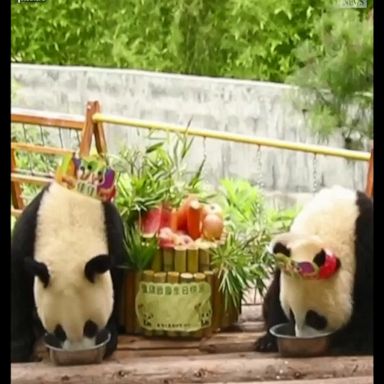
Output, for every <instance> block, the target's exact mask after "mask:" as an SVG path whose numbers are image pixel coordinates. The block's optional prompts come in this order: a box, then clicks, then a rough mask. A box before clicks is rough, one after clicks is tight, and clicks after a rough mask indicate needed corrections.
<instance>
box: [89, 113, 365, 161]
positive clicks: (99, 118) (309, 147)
mask: <svg viewBox="0 0 384 384" xmlns="http://www.w3.org/2000/svg"><path fill="white" fill-rule="evenodd" d="M92 120H93V122H95V123H109V124H116V125H123V126H130V127H134V128H142V129H149V130H159V131H165V132H174V133H185V134H187V135H189V136H196V137H203V138H210V139H216V140H223V141H231V142H235V143H243V144H251V145H257V146H263V147H272V148H280V149H286V150H291V151H300V152H307V153H308V152H309V153H314V154H318V155H325V156H335V157H342V158H345V159H349V160H357V161H369V159H370V156H371V154H370V153H369V152H363V151H353V150H349V149H342V148H332V147H327V146H323V145H315V144H304V143H296V142H292V141H285V140H278V139H269V138H263V137H255V136H250V135H243V134H238V133H230V132H222V131H212V130H208V129H198V128H186V127H183V126H181V125H174V124H166V123H159V122H153V121H145V120H138V119H129V118H125V117H121V116H114V115H107V114H104V113H95V114H94V115H93V116H92Z"/></svg>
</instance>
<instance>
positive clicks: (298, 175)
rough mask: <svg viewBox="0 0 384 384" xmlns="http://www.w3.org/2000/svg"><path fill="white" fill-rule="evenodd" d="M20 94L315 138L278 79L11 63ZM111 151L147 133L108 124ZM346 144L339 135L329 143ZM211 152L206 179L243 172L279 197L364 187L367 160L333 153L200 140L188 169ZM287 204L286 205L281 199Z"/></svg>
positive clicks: (30, 102)
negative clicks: (331, 187) (95, 102)
mask: <svg viewBox="0 0 384 384" xmlns="http://www.w3.org/2000/svg"><path fill="white" fill-rule="evenodd" d="M12 78H13V80H14V81H15V82H16V84H17V96H16V97H15V98H14V100H13V102H12V106H14V107H20V108H32V109H38V110H47V111H57V112H63V113H75V114H83V113H84V108H85V104H86V102H87V101H88V100H92V99H97V100H99V101H100V103H101V106H102V110H103V112H105V113H108V114H116V115H122V116H126V117H132V118H142V119H148V120H156V121H162V122H170V123H176V124H182V125H186V124H187V123H188V122H189V121H190V120H191V126H193V127H195V128H206V129H211V130H220V131H227V132H236V133H242V134H249V135H255V136H262V137H268V138H277V139H281V140H290V141H297V142H302V143H317V142H316V140H315V138H314V137H313V136H312V135H311V133H310V132H309V130H308V128H307V127H306V124H305V121H304V119H303V116H302V114H301V113H299V112H298V111H296V110H294V109H293V107H292V104H291V103H290V97H291V93H290V90H291V88H290V87H288V86H285V85H281V84H273V83H264V82H255V81H239V80H231V79H221V78H206V77H195V76H183V75H170V74H163V73H151V72H142V71H133V70H117V69H101V68H83V67H58V66H41V65H25V64H13V65H12ZM106 132H107V140H108V145H109V149H110V151H112V152H117V151H118V150H119V148H120V145H121V144H122V143H125V144H128V145H129V144H136V143H138V142H142V141H143V139H142V137H143V135H144V132H143V131H141V132H138V130H136V129H133V128H126V127H118V126H107V127H106ZM328 144H329V145H332V146H341V145H342V141H341V140H340V138H334V139H332V140H330V142H329V143H328ZM204 154H205V155H206V156H207V165H206V177H207V178H209V179H210V180H211V181H214V182H216V181H217V180H218V179H220V178H223V177H243V178H247V179H250V180H251V181H253V182H261V183H262V185H263V186H264V188H266V189H267V190H268V191H271V192H272V191H273V196H280V197H276V199H278V200H282V199H283V200H284V201H287V198H288V200H289V196H301V194H302V193H304V194H306V193H308V192H312V191H313V186H314V181H315V180H314V175H316V174H317V177H316V181H317V184H318V185H319V186H329V185H332V184H336V183H337V184H341V185H344V186H347V187H353V188H360V189H361V188H364V187H365V180H366V173H367V168H368V165H367V163H366V162H358V161H347V160H344V159H339V158H334V157H324V156H318V158H317V160H316V161H314V156H313V155H312V154H306V153H299V152H293V151H287V150H275V149H268V148H261V151H260V152H258V150H257V147H255V146H251V145H245V144H236V143H229V142H223V141H217V140H209V139H207V140H206V141H204V140H203V139H195V141H194V145H193V151H192V153H191V156H190V158H189V165H190V166H191V167H193V166H195V165H196V164H198V163H199V162H200V161H201V160H202V158H203V156H204ZM259 160H261V161H259ZM284 205H285V203H284Z"/></svg>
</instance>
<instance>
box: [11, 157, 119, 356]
mask: <svg viewBox="0 0 384 384" xmlns="http://www.w3.org/2000/svg"><path fill="white" fill-rule="evenodd" d="M68 161H69V162H68V164H67V165H70V166H71V169H72V171H71V172H72V176H74V177H75V178H76V174H77V171H78V169H80V168H81V169H84V168H87V169H88V171H90V172H89V173H90V176H92V174H93V173H95V174H97V175H99V176H100V175H102V174H103V172H104V171H105V168H103V167H101V168H100V167H98V166H96V167H94V165H95V164H96V165H97V164H99V162H98V160H97V159H96V160H95V159H94V158H91V159H90V160H89V161H88V162H87V159H83V160H79V159H75V158H70V159H69V160H68ZM109 170H110V169H107V171H109ZM63 180H64V178H61V181H63ZM98 180H99V181H100V182H102V181H103V180H101V178H99V179H98ZM73 188H74V185H73V184H71V186H68V185H65V183H62V182H58V181H53V182H52V183H51V184H50V185H48V186H47V187H46V188H44V189H43V190H42V191H41V192H40V193H39V194H38V195H37V196H36V197H35V198H34V199H33V200H32V202H31V203H30V204H29V205H28V206H27V207H26V208H25V209H24V211H23V213H22V215H21V216H20V217H19V219H18V220H17V222H16V225H15V227H14V230H13V234H12V245H11V361H12V362H27V361H31V360H33V351H34V344H35V342H36V340H37V336H40V335H37V333H36V330H38V329H39V328H40V331H42V329H41V325H42V326H43V328H44V330H45V332H46V333H47V335H46V340H49V344H51V345H52V346H55V347H57V348H62V349H66V350H80V349H86V348H89V347H92V346H95V345H98V343H99V342H100V340H104V339H106V337H105V335H106V333H107V334H108V333H109V336H110V339H109V342H108V344H107V345H106V354H105V356H108V355H110V354H112V352H113V351H114V350H115V349H116V346H117V334H118V324H117V313H116V312H117V308H118V301H119V300H118V295H117V294H118V292H119V291H120V286H121V282H122V276H121V272H119V270H118V269H116V268H115V267H116V266H117V265H119V264H122V262H123V258H124V245H123V233H124V232H123V225H122V221H121V218H120V215H119V213H118V211H117V209H116V208H115V206H114V205H113V204H112V202H110V201H109V200H108V198H105V199H104V198H103V199H104V200H103V199H98V198H95V197H91V196H89V195H85V194H83V193H80V192H79V191H77V190H73ZM35 309H36V311H37V316H36V313H35Z"/></svg>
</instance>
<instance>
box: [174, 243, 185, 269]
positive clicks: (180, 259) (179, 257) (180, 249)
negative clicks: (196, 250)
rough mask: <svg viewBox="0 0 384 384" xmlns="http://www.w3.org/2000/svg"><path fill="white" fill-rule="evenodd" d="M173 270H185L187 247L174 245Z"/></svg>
mask: <svg viewBox="0 0 384 384" xmlns="http://www.w3.org/2000/svg"><path fill="white" fill-rule="evenodd" d="M175 271H177V272H179V273H183V272H186V271H187V248H186V247H184V246H181V245H180V246H176V247H175Z"/></svg>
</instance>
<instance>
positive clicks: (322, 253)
mask: <svg viewBox="0 0 384 384" xmlns="http://www.w3.org/2000/svg"><path fill="white" fill-rule="evenodd" d="M325 256H326V255H325V251H324V249H322V250H321V251H320V252H319V253H318V254H317V255H316V256H315V257H314V258H313V262H314V263H315V264H316V265H317V266H318V267H321V266H322V265H323V264H324V263H325Z"/></svg>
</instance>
